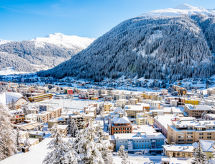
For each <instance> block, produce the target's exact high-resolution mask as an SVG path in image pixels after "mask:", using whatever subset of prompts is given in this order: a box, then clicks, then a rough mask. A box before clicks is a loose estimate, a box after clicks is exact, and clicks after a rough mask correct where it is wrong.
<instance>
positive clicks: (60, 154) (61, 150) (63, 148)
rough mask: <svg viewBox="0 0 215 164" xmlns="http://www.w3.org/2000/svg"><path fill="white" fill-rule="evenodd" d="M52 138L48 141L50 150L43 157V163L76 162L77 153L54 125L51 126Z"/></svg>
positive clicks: (75, 163) (67, 163)
mask: <svg viewBox="0 0 215 164" xmlns="http://www.w3.org/2000/svg"><path fill="white" fill-rule="evenodd" d="M53 131H54V132H53V137H54V139H53V140H52V141H51V142H50V143H49V147H48V148H49V149H51V150H52V151H51V152H50V153H49V154H48V155H47V156H46V157H45V159H44V161H43V163H44V164H77V155H76V152H75V151H74V150H72V149H71V146H70V142H65V141H64V140H63V139H62V136H61V134H60V132H59V131H58V130H57V128H56V127H54V128H53Z"/></svg>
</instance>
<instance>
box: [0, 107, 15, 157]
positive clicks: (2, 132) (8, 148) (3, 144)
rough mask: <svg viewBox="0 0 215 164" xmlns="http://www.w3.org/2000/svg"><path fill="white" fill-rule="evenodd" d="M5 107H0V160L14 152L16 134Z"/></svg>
mask: <svg viewBox="0 0 215 164" xmlns="http://www.w3.org/2000/svg"><path fill="white" fill-rule="evenodd" d="M14 134H15V133H14V130H13V127H12V125H11V122H10V117H9V114H8V113H7V110H6V109H0V160H3V159H5V158H7V157H9V156H11V155H13V154H14V153H15V152H16V136H15V135H14Z"/></svg>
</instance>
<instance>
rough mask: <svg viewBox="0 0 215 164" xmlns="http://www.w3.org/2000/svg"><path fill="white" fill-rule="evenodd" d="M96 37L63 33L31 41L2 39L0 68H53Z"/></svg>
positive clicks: (26, 69)
mask: <svg viewBox="0 0 215 164" xmlns="http://www.w3.org/2000/svg"><path fill="white" fill-rule="evenodd" d="M93 40H94V39H91V38H86V37H79V36H68V35H64V34H61V33H55V34H50V35H49V36H48V37H43V38H36V39H33V40H29V41H20V42H18V41H5V40H0V61H1V62H0V69H2V68H5V67H13V68H14V69H15V70H17V71H24V72H29V71H30V72H31V71H38V70H43V69H48V68H52V67H54V66H56V65H58V64H60V63H62V62H64V61H65V60H68V59H70V58H71V56H72V55H74V54H76V53H78V52H80V51H81V50H83V49H84V48H86V47H87V46H88V45H90V44H91V43H92V42H93Z"/></svg>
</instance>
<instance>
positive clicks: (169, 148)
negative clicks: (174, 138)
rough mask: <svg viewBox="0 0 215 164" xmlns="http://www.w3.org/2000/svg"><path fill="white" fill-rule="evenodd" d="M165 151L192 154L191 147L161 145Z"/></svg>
mask: <svg viewBox="0 0 215 164" xmlns="http://www.w3.org/2000/svg"><path fill="white" fill-rule="evenodd" d="M163 147H164V149H165V150H166V151H177V152H193V149H194V148H193V145H183V144H182V145H163Z"/></svg>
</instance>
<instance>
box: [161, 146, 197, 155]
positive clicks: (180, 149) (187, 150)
mask: <svg viewBox="0 0 215 164" xmlns="http://www.w3.org/2000/svg"><path fill="white" fill-rule="evenodd" d="M193 151H194V148H193V146H192V145H164V146H163V152H164V155H166V156H168V157H171V158H172V157H173V158H192V157H193Z"/></svg>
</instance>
